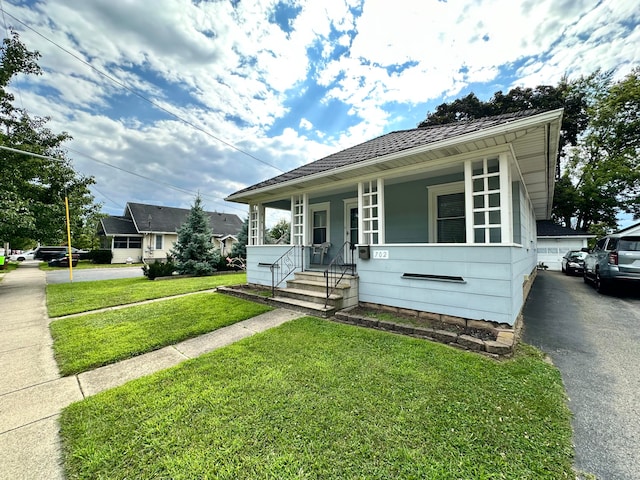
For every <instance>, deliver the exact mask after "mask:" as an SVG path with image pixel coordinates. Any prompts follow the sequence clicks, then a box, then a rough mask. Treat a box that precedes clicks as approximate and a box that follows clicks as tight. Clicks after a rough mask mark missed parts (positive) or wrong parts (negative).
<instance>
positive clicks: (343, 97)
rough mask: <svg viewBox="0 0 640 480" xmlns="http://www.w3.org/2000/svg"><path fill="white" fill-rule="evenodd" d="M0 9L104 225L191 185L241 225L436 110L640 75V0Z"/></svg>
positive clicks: (261, 1) (186, 201)
mask: <svg viewBox="0 0 640 480" xmlns="http://www.w3.org/2000/svg"><path fill="white" fill-rule="evenodd" d="M0 7H2V9H3V16H2V21H3V27H4V30H5V32H7V31H8V29H9V28H13V29H15V30H16V31H18V32H19V33H20V37H21V39H22V41H23V42H24V43H25V44H26V45H27V47H28V48H29V49H31V50H38V51H39V52H40V53H41V54H42V57H41V59H40V61H39V64H40V66H41V67H42V68H43V75H41V76H38V77H21V78H19V79H17V80H16V81H15V82H14V83H13V84H12V89H13V91H14V93H16V98H17V99H18V101H19V102H20V103H21V106H23V107H24V108H26V109H27V110H28V111H29V112H30V113H31V114H32V115H38V116H46V117H49V118H50V119H51V120H50V122H49V127H50V128H51V129H52V130H53V131H67V132H69V133H70V134H71V135H72V137H73V139H72V140H71V141H69V142H68V143H67V147H68V150H69V156H70V157H71V158H72V159H73V164H74V166H75V168H76V170H78V171H79V172H81V173H83V174H85V175H90V176H94V177H95V179H96V182H97V183H96V185H95V188H94V189H93V193H94V195H95V197H96V201H98V202H102V203H103V211H104V212H105V213H108V214H112V215H120V214H122V212H123V211H124V206H125V203H126V202H128V201H131V202H141V203H151V204H158V205H170V206H176V207H184V208H188V207H189V206H190V205H191V204H192V203H193V199H194V197H195V195H196V194H197V193H198V192H199V193H200V194H201V195H202V197H203V201H204V204H205V207H206V208H207V209H208V210H217V211H226V212H229V213H236V214H238V215H240V216H241V217H244V216H245V215H246V208H243V206H241V205H236V204H232V203H227V202H224V200H223V199H224V198H225V196H227V195H229V194H230V193H233V192H234V191H236V190H239V189H241V188H244V187H245V186H247V185H251V184H253V183H256V182H259V181H261V180H264V179H266V178H269V177H272V176H274V175H277V174H279V173H281V172H282V171H286V170H289V169H291V168H294V167H297V166H299V165H301V164H304V163H308V162H310V161H313V160H316V159H318V158H321V157H323V156H325V155H328V154H330V153H333V152H336V151H339V150H341V149H343V148H347V147H349V146H352V145H355V144H358V143H360V142H363V141H366V140H369V139H371V138H374V137H376V136H378V135H381V134H383V133H386V132H389V131H393V130H399V129H407V128H413V127H415V126H416V125H417V124H418V123H419V122H420V121H422V120H423V119H424V118H425V117H426V115H427V113H428V112H430V111H433V110H434V109H435V108H436V107H437V106H438V105H439V104H440V103H442V102H444V101H451V100H453V99H455V98H458V97H461V96H464V95H466V94H468V93H470V92H474V93H475V94H476V95H477V96H478V97H480V98H482V99H488V98H489V97H490V96H491V95H492V94H493V93H494V92H495V91H497V90H502V91H504V92H506V91H508V90H509V89H510V88H512V87H515V86H524V87H534V86H536V85H540V84H556V83H557V82H558V80H559V79H560V78H561V76H562V75H568V76H569V77H570V78H575V77H578V76H580V75H583V74H584V75H587V74H590V73H592V72H593V71H595V70H596V69H598V68H601V69H604V70H610V69H611V70H614V71H615V72H616V77H622V76H624V75H625V74H626V73H628V72H629V71H630V70H631V69H632V68H633V67H634V66H637V65H639V64H640V9H638V8H637V2H636V1H633V0H602V1H596V0H564V1H559V0H554V1H551V0H537V1H531V0H526V1H514V0H486V1H479V0H474V1H471V0H455V1H454V0H449V1H443V0H394V1H393V2H391V1H385V0H327V1H318V0H313V1H311V0H308V1H306V0H287V1H280V0H251V1H246V0H219V1H207V0H198V1H195V0H194V1H189V0H136V1H133V0H128V1H125V0H116V1H114V0H92V1H81V0H72V1H69V0H40V1H34V0H3V1H2V3H1V4H0ZM105 164H108V165H105ZM128 172H130V173H128ZM277 216H278V214H277V213H275V214H274V216H273V217H272V218H273V219H276V217H277ZM280 216H281V215H280Z"/></svg>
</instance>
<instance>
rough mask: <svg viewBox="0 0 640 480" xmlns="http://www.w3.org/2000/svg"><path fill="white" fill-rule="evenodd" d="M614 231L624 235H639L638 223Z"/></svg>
mask: <svg viewBox="0 0 640 480" xmlns="http://www.w3.org/2000/svg"><path fill="white" fill-rule="evenodd" d="M616 233H624V234H625V235H640V223H636V224H635V225H629V226H628V227H626V228H623V229H622V230H618V231H617V232H616Z"/></svg>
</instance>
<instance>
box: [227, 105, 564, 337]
mask: <svg viewBox="0 0 640 480" xmlns="http://www.w3.org/2000/svg"><path fill="white" fill-rule="evenodd" d="M561 119H562V110H554V111H547V112H541V111H523V112H518V113H513V114H505V115H499V116H495V117H487V118H482V119H477V120H473V121H465V122H459V123H452V124H447V125H438V126H432V127H426V128H416V129H411V130H405V131H398V132H391V133H388V134H386V135H383V136H381V137H378V138H375V139H373V140H370V141H367V142H365V143H362V144H360V145H356V146H354V147H351V148H348V149H346V150H343V151H341V152H338V153H335V154H332V155H329V156H328V157H325V158H322V159H320V160H317V161H315V162H312V163H309V164H307V165H304V166H302V167H299V168H297V169H294V170H291V171H289V172H286V173H284V174H282V175H279V176H277V177H274V178H271V179H269V180H266V181H264V182H261V183H258V184H256V185H252V186H250V187H248V188H245V189H243V190H240V191H238V192H236V193H234V194H232V195H230V196H229V197H228V198H227V200H228V201H234V202H239V203H244V204H248V205H249V242H248V245H247V281H248V283H253V284H260V285H271V284H272V270H273V271H275V272H276V273H277V272H281V271H282V272H283V273H286V272H284V270H283V269H284V267H285V264H287V263H292V264H293V263H295V267H294V269H295V270H297V271H299V270H303V269H304V270H309V269H314V268H317V269H319V270H325V269H326V270H328V272H327V277H325V278H329V277H330V275H329V274H330V273H331V272H333V271H334V269H336V268H337V267H340V266H344V267H349V266H351V265H350V264H351V263H353V264H354V265H353V267H354V269H355V275H353V279H355V281H356V283H357V285H356V292H357V293H356V295H355V300H353V299H349V301H348V302H347V303H346V304H343V305H342V306H347V305H350V304H353V302H354V301H355V303H356V304H357V303H358V302H360V303H363V302H364V303H371V304H378V305H388V306H393V307H400V308H406V309H411V310H418V311H422V312H431V313H435V314H439V315H445V316H454V317H461V318H465V319H476V320H487V321H493V322H499V323H506V324H509V325H514V324H515V323H516V321H517V320H518V318H519V316H520V311H521V309H522V306H523V304H524V300H525V298H526V293H527V292H528V287H529V286H530V283H531V280H532V278H534V276H535V274H536V265H537V252H536V221H537V220H545V219H549V218H550V215H551V206H552V200H553V187H554V172H555V162H556V155H557V151H558V138H559V134H560V123H561ZM265 208H275V209H281V210H286V211H289V212H290V215H291V217H290V218H291V245H289V246H283V245H266V244H265V242H264V233H265ZM350 243H353V244H357V249H356V250H355V252H356V256H355V259H353V261H352V260H351V257H350V255H349V254H350V251H351V250H350V249H349V248H348V246H349V244H350ZM322 244H325V245H327V246H328V248H327V250H326V251H325V250H322V251H323V252H324V253H325V256H324V259H325V260H324V263H325V265H317V266H316V265H314V264H317V263H319V262H320V260H318V257H317V256H315V255H314V256H313V257H312V254H314V253H317V252H318V251H320V250H319V249H318V247H319V246H320V245H322ZM288 250H291V251H292V252H298V251H300V252H302V253H301V255H299V257H300V258H301V260H300V261H299V262H298V260H297V258H298V255H297V254H295V255H292V253H291V252H288ZM283 255H284V258H285V259H287V261H285V262H282V261H278V259H279V258H281V257H282V256H283ZM329 264H330V268H329V267H328V265H329ZM271 265H276V267H275V268H270V266H271ZM296 274H297V272H296ZM274 277H275V276H274ZM320 278H321V279H322V276H321V277H320ZM322 281H324V279H322ZM281 286H282V287H283V286H284V283H283V284H281ZM332 287H333V286H331V288H332Z"/></svg>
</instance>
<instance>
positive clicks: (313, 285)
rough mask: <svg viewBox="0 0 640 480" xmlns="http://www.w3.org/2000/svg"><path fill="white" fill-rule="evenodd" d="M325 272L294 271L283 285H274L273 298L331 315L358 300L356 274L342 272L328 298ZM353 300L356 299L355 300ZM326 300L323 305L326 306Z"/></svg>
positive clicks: (280, 301) (326, 315) (317, 312)
mask: <svg viewBox="0 0 640 480" xmlns="http://www.w3.org/2000/svg"><path fill="white" fill-rule="evenodd" d="M326 297H327V283H326V279H325V277H324V272H313V271H306V272H295V273H294V277H293V278H292V279H290V280H287V286H286V287H285V288H277V289H276V296H275V297H274V298H272V301H275V302H279V303H281V304H282V305H283V306H284V305H290V306H291V308H294V307H298V308H302V309H304V310H305V311H306V312H307V313H311V314H313V315H319V316H322V317H330V316H332V315H333V314H334V313H335V312H336V311H338V310H342V309H343V308H346V307H348V306H351V305H352V304H353V305H357V303H358V277H357V276H356V275H345V276H344V277H343V278H342V280H340V283H339V284H338V285H337V286H336V287H335V288H334V289H333V292H332V293H331V294H330V295H329V299H328V300H327V298H326ZM354 302H355V303H354ZM325 303H326V306H325Z"/></svg>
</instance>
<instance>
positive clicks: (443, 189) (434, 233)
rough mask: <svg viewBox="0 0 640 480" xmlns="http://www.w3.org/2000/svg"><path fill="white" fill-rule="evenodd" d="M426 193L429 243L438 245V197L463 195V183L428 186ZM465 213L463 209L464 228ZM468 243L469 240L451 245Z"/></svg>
mask: <svg viewBox="0 0 640 480" xmlns="http://www.w3.org/2000/svg"><path fill="white" fill-rule="evenodd" d="M427 191H428V194H429V198H428V202H429V212H428V213H429V243H438V197H440V196H442V195H452V194H455V193H462V194H464V193H465V191H464V181H460V182H452V183H442V184H440V185H430V186H428V187H427ZM465 204H466V195H465ZM467 220H468V219H467V212H466V208H465V215H464V221H465V228H466V224H467ZM465 233H466V232H465ZM468 242H469V239H468V238H467V239H466V242H465V243H455V244H453V245H464V244H466V243H468Z"/></svg>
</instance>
